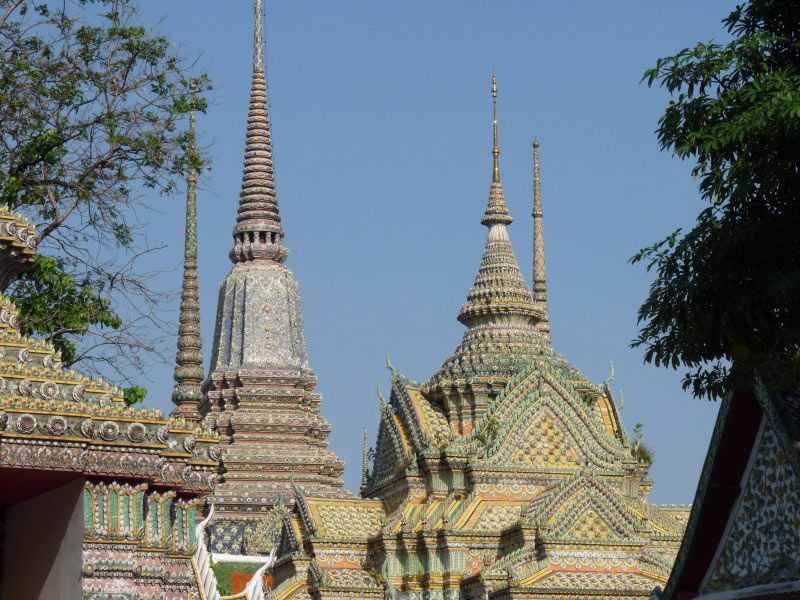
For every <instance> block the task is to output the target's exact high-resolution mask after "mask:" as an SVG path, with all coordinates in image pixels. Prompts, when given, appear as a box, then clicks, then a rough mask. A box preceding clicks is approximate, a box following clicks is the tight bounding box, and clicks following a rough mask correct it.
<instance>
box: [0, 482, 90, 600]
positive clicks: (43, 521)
mask: <svg viewBox="0 0 800 600" xmlns="http://www.w3.org/2000/svg"><path fill="white" fill-rule="evenodd" d="M83 486H84V482H83V480H82V479H79V480H76V481H72V482H70V483H67V484H65V485H62V486H61V487H59V488H56V489H55V490H51V491H49V492H46V493H44V494H41V495H40V496H36V497H35V498H31V499H30V500H25V501H23V502H20V503H19V504H16V505H14V506H12V507H11V508H9V509H7V510H6V532H5V544H4V545H5V548H6V551H5V552H4V558H3V562H4V564H3V574H4V577H3V589H2V590H1V591H0V599H2V600H16V599H17V598H26V599H30V600H60V599H62V598H80V597H81V596H82V589H81V562H82V553H81V548H82V545H83V501H82V494H83Z"/></svg>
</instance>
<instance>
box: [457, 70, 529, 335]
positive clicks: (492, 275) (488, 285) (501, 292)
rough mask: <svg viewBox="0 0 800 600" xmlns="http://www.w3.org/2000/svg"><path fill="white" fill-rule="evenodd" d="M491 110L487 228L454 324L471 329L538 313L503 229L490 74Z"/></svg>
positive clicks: (494, 101) (505, 217)
mask: <svg viewBox="0 0 800 600" xmlns="http://www.w3.org/2000/svg"><path fill="white" fill-rule="evenodd" d="M492 109H493V113H494V145H493V148H492V157H493V160H494V169H493V175H492V185H491V187H490V188H489V202H488V204H487V206H486V211H485V212H484V214H483V219H481V223H483V224H484V225H486V227H488V228H489V235H488V236H487V238H486V247H485V249H484V253H483V260H482V261H481V265H480V267H479V269H478V276H477V277H476V278H475V283H474V285H473V286H472V289H471V290H470V292H469V294H468V295H467V303H466V304H464V306H462V307H461V312H460V313H459V315H458V320H459V321H461V322H462V323H464V324H465V325H466V326H467V327H472V326H473V325H476V324H478V323H481V322H483V321H485V320H486V318H487V316H488V315H489V314H490V313H497V314H498V315H499V314H501V313H502V314H504V315H507V314H511V313H519V314H524V315H526V318H532V319H537V318H538V311H537V310H536V309H535V307H534V306H533V298H532V297H531V292H530V290H529V289H528V286H527V285H526V284H525V280H524V279H523V277H522V273H521V272H520V270H519V266H518V265H517V259H516V258H515V257H514V250H513V249H512V248H511V241H510V240H509V237H508V230H507V229H506V226H507V225H509V224H510V223H511V222H512V218H511V216H510V215H509V214H508V207H507V206H506V196H505V193H504V192H503V184H502V183H500V161H499V156H500V149H499V145H498V140H497V77H496V76H495V74H494V72H493V73H492Z"/></svg>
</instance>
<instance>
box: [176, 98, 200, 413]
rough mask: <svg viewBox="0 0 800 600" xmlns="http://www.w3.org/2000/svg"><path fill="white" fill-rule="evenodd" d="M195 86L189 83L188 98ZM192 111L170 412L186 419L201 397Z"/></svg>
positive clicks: (191, 113)
mask: <svg viewBox="0 0 800 600" xmlns="http://www.w3.org/2000/svg"><path fill="white" fill-rule="evenodd" d="M195 89H196V86H195V85H194V84H192V100H194V93H195ZM195 137H196V136H195V112H194V109H192V111H191V112H190V113H189V140H190V150H189V169H188V175H187V178H186V180H187V184H186V225H185V241H184V255H183V285H182V288H181V307H180V316H179V325H178V353H177V355H176V356H175V373H174V379H175V387H174V388H173V391H172V402H173V403H174V404H175V409H174V410H173V411H172V415H173V416H176V417H180V418H183V419H186V420H187V421H200V418H201V416H200V412H199V405H200V403H201V401H202V399H203V392H202V390H201V386H202V382H203V378H204V376H205V374H204V373H203V354H202V352H201V350H202V348H203V342H202V340H201V339H200V299H199V296H198V284H197V170H196V169H195V166H194V161H195V160H196V158H197V151H196V143H195Z"/></svg>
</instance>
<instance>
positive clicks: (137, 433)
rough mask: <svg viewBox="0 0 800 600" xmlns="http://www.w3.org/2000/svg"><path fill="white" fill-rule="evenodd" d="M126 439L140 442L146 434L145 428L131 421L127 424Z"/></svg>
mask: <svg viewBox="0 0 800 600" xmlns="http://www.w3.org/2000/svg"><path fill="white" fill-rule="evenodd" d="M127 435H128V439H129V440H130V441H132V442H136V443H138V442H141V441H142V440H144V438H145V436H146V435H147V428H146V427H145V426H144V425H142V424H141V423H131V424H130V425H128V431H127Z"/></svg>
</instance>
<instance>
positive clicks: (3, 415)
mask: <svg viewBox="0 0 800 600" xmlns="http://www.w3.org/2000/svg"><path fill="white" fill-rule="evenodd" d="M7 425H8V413H7V412H5V411H3V410H0V431H5V429H6V426H7Z"/></svg>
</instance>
